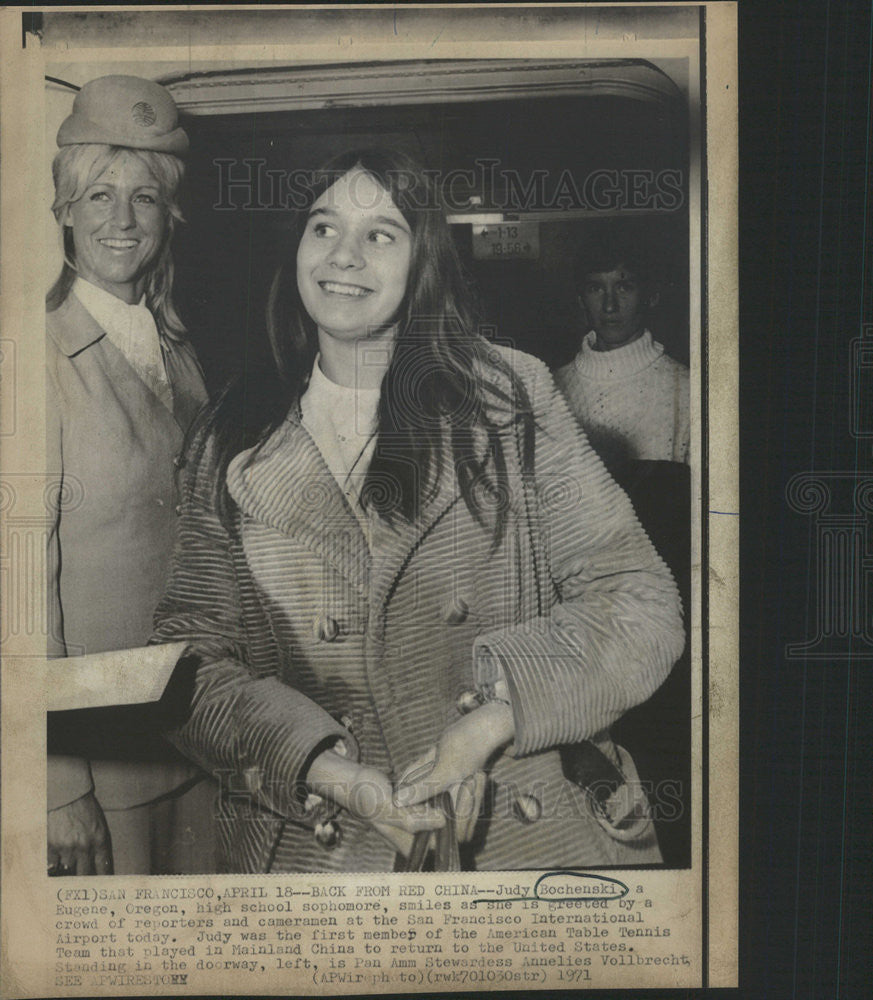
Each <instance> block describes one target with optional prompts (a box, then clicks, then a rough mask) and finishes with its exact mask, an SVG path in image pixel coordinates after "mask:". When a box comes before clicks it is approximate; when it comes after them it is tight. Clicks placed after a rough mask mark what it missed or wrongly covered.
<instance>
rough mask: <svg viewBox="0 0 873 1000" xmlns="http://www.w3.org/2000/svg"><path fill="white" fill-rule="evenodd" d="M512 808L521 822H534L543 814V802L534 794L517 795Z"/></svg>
mask: <svg viewBox="0 0 873 1000" xmlns="http://www.w3.org/2000/svg"><path fill="white" fill-rule="evenodd" d="M513 808H514V810H515V815H516V816H517V817H518V819H520V820H521V822H522V823H536V821H537V820H538V819H539V818H540V816H542V814H543V804H542V802H540V800H539V799H538V798H537V797H536V796H535V795H517V796H516V797H515V805H514V807H513Z"/></svg>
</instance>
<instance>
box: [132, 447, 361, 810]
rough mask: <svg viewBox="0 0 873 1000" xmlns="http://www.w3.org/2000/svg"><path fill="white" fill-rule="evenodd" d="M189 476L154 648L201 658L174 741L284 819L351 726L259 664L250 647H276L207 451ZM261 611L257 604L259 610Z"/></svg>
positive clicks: (349, 743)
mask: <svg viewBox="0 0 873 1000" xmlns="http://www.w3.org/2000/svg"><path fill="white" fill-rule="evenodd" d="M197 464H198V467H199V468H198V469H196V470H195V471H194V472H193V474H192V475H191V476H190V477H189V478H188V479H187V482H186V486H185V489H184V500H183V505H182V513H181V521H180V525H179V537H178V541H177V544H176V551H175V554H174V557H173V566H172V572H171V576H170V581H169V584H168V587H167V591H166V593H165V595H164V597H163V599H162V600H161V602H160V604H159V605H158V607H157V609H156V611H155V631H154V634H153V636H152V642H177V641H186V642H188V643H189V648H188V652H189V653H191V654H193V655H195V656H196V657H197V659H198V661H199V667H198V670H197V675H196V681H195V691H194V696H193V700H192V707H191V712H190V716H189V718H188V720H187V721H186V723H185V724H184V725H183V726H182V727H181V728H180V730H179V731H178V732H177V733H175V734H174V735H173V737H172V738H173V741H174V742H175V743H176V744H177V745H178V746H179V748H180V749H181V750H182V751H183V752H184V753H186V754H187V755H188V756H189V757H191V758H192V759H193V760H194V761H196V762H197V763H198V764H199V765H200V766H201V767H203V768H204V769H205V770H207V771H209V772H211V773H213V774H215V775H216V776H217V777H219V779H220V781H221V782H222V783H223V784H224V786H225V787H226V788H228V789H229V790H230V791H231V792H232V793H233V794H234V795H235V796H238V795H244V796H251V797H252V799H253V800H255V801H256V802H257V803H258V804H259V805H261V806H264V807H266V808H268V809H270V810H272V811H273V812H275V813H278V814H280V815H283V816H296V817H303V816H305V813H304V812H303V808H302V801H303V798H304V795H303V794H301V793H302V791H303V786H302V781H303V779H304V778H305V770H306V768H307V766H308V763H309V761H310V760H311V758H312V757H313V756H314V755H315V754H316V753H317V752H319V751H320V750H322V749H326V748H327V747H330V746H332V745H334V744H336V743H337V741H340V740H341V741H343V743H344V744H345V746H346V748H347V751H348V752H349V754H351V755H352V756H355V757H356V756H357V752H358V751H357V746H356V744H355V742H354V740H353V738H352V737H351V735H350V734H349V732H348V730H346V729H345V728H344V727H342V726H340V725H339V724H338V723H337V722H336V721H335V720H334V719H333V717H332V716H331V715H329V714H328V713H327V712H325V711H324V710H323V709H321V708H320V707H319V706H318V705H317V704H316V703H315V702H313V701H312V700H311V699H309V698H307V697H306V696H305V695H303V694H301V693H300V692H299V691H297V690H295V689H294V688H293V687H291V686H290V685H288V684H286V683H284V682H283V681H282V680H281V679H280V678H279V677H278V676H277V672H276V671H277V663H276V658H275V655H273V656H264V652H263V648H261V651H260V656H259V658H258V659H259V662H261V663H262V662H263V661H264V660H267V661H269V662H270V666H269V667H268V668H266V669H264V668H263V667H259V668H258V669H256V668H255V666H254V664H253V659H254V658H253V657H252V650H253V648H254V647H255V645H259V646H260V647H263V644H264V643H267V645H268V648H269V647H270V643H271V636H270V635H269V625H268V623H267V622H266V620H265V619H263V618H262V617H260V616H258V615H254V613H253V612H251V613H250V614H247V613H246V608H248V609H250V611H251V609H253V607H254V605H253V602H255V604H257V597H256V595H255V594H254V590H253V583H252V581H251V578H250V577H249V576H248V574H247V572H246V571H245V569H244V567H241V566H240V564H239V561H240V560H242V561H244V557H243V556H242V555H241V554H235V550H236V553H238V543H237V544H236V545H235V541H234V538H232V536H231V535H230V534H229V533H228V532H227V531H226V530H225V527H224V525H223V524H222V522H221V519H220V518H219V516H218V513H217V511H216V509H215V504H214V500H213V490H212V485H211V472H210V466H211V462H210V461H209V449H207V450H206V453H205V455H204V458H203V460H202V461H201V462H198V463H197ZM258 606H259V605H258Z"/></svg>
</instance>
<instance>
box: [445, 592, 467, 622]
mask: <svg viewBox="0 0 873 1000" xmlns="http://www.w3.org/2000/svg"><path fill="white" fill-rule="evenodd" d="M469 613H470V606H469V605H468V604H467V602H466V601H465V600H464V599H463V598H462V597H456V598H455V599H454V600H453V601H449V602H448V604H446V606H445V608H444V609H443V619H444V620H445V622H446V624H447V625H460V624H461V622H463V621H466V618H467V615H469Z"/></svg>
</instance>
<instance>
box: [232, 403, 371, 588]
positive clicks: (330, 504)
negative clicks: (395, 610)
mask: <svg viewBox="0 0 873 1000" xmlns="http://www.w3.org/2000/svg"><path fill="white" fill-rule="evenodd" d="M227 485H228V490H229V492H230V495H231V496H232V497H233V499H234V502H235V503H236V504H237V506H238V507H239V509H240V510H241V511H242V513H243V514H247V515H249V516H250V517H253V518H255V519H256V520H258V521H260V522H261V523H263V524H266V525H269V526H270V527H271V528H274V529H275V530H276V531H279V532H281V533H282V534H283V535H287V536H288V537H293V538H294V539H295V540H296V541H298V542H299V543H300V544H302V545H304V546H306V548H308V549H311V550H312V551H313V552H316V553H317V554H318V555H319V556H320V557H321V558H322V559H323V560H324V561H325V562H326V563H328V564H329V565H330V566H332V567H333V568H334V569H336V570H337V572H339V573H340V574H342V576H344V577H345V578H346V579H347V580H349V582H350V583H351V584H352V585H353V586H355V587H356V588H357V589H358V590H359V591H360V592H361V593H362V594H366V593H367V591H368V589H369V579H370V550H369V546H368V545H367V540H366V538H365V537H364V532H363V530H362V528H361V525H360V523H359V522H358V519H357V517H356V516H355V514H354V512H353V511H352V509H351V507H350V506H349V504H348V502H347V501H346V498H345V496H344V494H343V492H342V490H341V489H340V488H339V486H338V485H337V482H336V479H334V476H333V473H332V472H331V471H330V469H328V467H327V465H326V464H325V462H324V459H323V458H322V456H321V453H320V452H319V450H318V447H317V446H316V444H315V442H314V441H313V440H312V438H311V437H310V436H309V433H308V432H307V431H306V429H305V428H304V427H303V426H302V425H301V424H300V421H299V419H298V418H297V417H296V416H295V415H293V414H292V415H289V417H288V418H287V419H286V420H285V421H284V422H283V423H282V425H281V426H280V427H279V428H278V429H277V430H276V431H275V432H274V433H273V434H272V435H271V437H270V438H269V440H267V441H266V442H265V443H264V445H263V446H261V447H260V448H250V449H248V450H247V451H244V452H242V453H241V454H239V455H237V456H236V458H234V459H233V461H232V462H231V463H230V466H229V468H228V470H227Z"/></svg>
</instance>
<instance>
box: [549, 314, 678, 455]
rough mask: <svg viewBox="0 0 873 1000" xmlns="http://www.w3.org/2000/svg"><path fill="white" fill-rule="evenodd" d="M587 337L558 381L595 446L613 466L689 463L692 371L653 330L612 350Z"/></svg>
mask: <svg viewBox="0 0 873 1000" xmlns="http://www.w3.org/2000/svg"><path fill="white" fill-rule="evenodd" d="M595 339H596V334H595V332H594V331H593V330H592V331H591V332H589V333H588V334H586V336H585V338H584V340H583V341H582V347H581V349H580V351H579V353H578V354H577V355H576V357H575V358H574V359H573V360H572V361H571V362H570V363H569V364H567V365H564V367H563V368H559V369H558V370H557V371H556V372H555V382H556V384H557V386H558V388H559V389H561V391H562V392H563V393H564V395H565V397H566V399H567V402H568V404H569V406H570V409H571V410H572V411H573V413H574V414H575V415H576V419H577V420H578V421H579V423H580V424H581V425H582V427H583V429H584V430H585V433H586V434H587V435H588V439H589V440H590V442H591V445H592V447H593V448H594V449H595V450H596V451H597V452H598V453H599V454H600V456H601V458H603V460H604V461H605V462H606V464H607V465H608V466H610V467H614V466H615V465H617V464H621V463H622V462H625V461H630V460H635V459H647V460H655V461H658V460H660V461H672V462H684V463H686V464H687V463H688V460H689V451H690V438H691V426H690V417H689V381H688V369H687V368H686V367H685V365H683V364H680V363H679V362H678V361H675V360H674V359H673V358H671V357H670V356H669V355H668V354H666V353H665V352H664V348H663V346H662V345H661V344H659V343H658V342H657V341H655V340H654V339H653V338H652V335H651V333H650V332H649V331H648V330H645V331H644V332H643V335H642V336H641V337H638V338H637V339H636V340H634V341H632V342H631V343H630V344H626V345H625V346H624V347H618V348H616V349H615V350H612V351H596V350H594V343H595Z"/></svg>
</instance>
